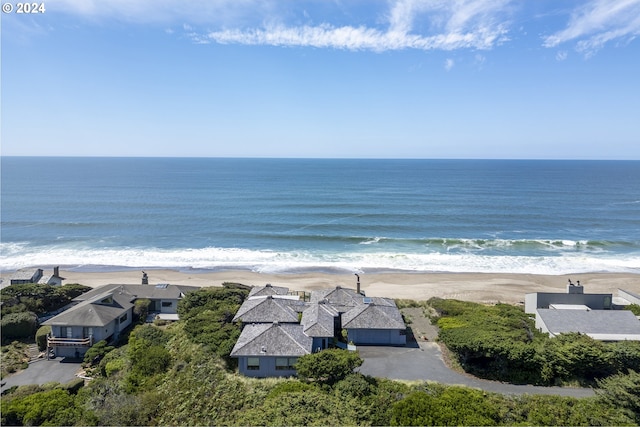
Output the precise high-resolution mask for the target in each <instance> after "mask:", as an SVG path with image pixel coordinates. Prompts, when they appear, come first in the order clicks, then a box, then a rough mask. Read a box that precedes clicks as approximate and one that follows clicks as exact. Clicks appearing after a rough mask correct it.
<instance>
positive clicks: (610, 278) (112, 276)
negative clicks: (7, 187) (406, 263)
mask: <svg viewBox="0 0 640 427" xmlns="http://www.w3.org/2000/svg"><path fill="white" fill-rule="evenodd" d="M145 272H146V273H147V274H148V277H149V284H150V285H155V284H158V283H170V284H176V285H190V286H221V285H222V283H224V282H236V283H242V284H244V285H248V286H261V285H265V284H267V283H271V284H272V285H274V286H285V287H288V288H289V289H290V290H296V291H311V290H316V289H326V288H332V287H336V286H342V287H348V288H354V289H355V287H356V280H357V279H356V276H355V275H354V274H328V273H319V272H313V273H299V274H267V273H256V272H251V271H245V270H237V271H216V272H201V271H197V272H196V271H193V272H190V271H184V270H182V271H179V270H173V269H147V270H145ZM60 275H61V276H62V277H64V278H65V281H64V282H63V283H79V284H82V285H86V286H91V287H98V286H102V285H107V284H113V283H118V284H140V283H142V271H139V270H131V269H128V270H122V271H108V272H84V271H82V272H80V271H71V270H64V269H62V270H60ZM10 276H11V274H9V273H7V274H5V273H3V274H2V279H3V282H4V283H6V282H8V281H9V277H10ZM569 279H571V280H572V281H573V282H574V283H575V282H576V281H578V280H579V281H580V283H581V284H582V285H583V286H584V289H585V293H611V294H613V295H614V296H616V295H617V292H618V289H624V290H626V291H630V292H634V293H638V294H640V275H638V274H629V273H587V274H572V275H555V276H552V275H538V274H496V273H398V272H387V273H373V274H360V283H361V289H362V290H363V291H364V292H365V293H366V294H367V295H370V296H379V297H387V298H399V299H413V300H428V299H429V298H432V297H440V298H452V299H460V300H465V301H475V302H481V303H496V302H505V303H512V304H517V303H521V302H523V301H524V296H525V294H527V293H531V292H565V291H566V286H567V283H568V280H569Z"/></svg>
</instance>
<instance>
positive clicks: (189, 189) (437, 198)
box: [0, 157, 640, 274]
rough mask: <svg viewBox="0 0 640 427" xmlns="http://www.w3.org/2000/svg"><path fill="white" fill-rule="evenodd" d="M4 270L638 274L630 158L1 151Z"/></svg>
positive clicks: (638, 190)
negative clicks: (9, 153)
mask: <svg viewBox="0 0 640 427" xmlns="http://www.w3.org/2000/svg"><path fill="white" fill-rule="evenodd" d="M1 168H2V171H1V178H2V182H1V191H2V192H1V196H2V198H1V236H0V249H1V252H0V268H1V269H2V270H5V271H6V270H14V269H18V268H22V267H26V266H35V265H38V266H51V265H61V266H64V267H65V268H72V269H85V270H101V269H112V268H115V267H118V268H119V267H132V268H153V267H171V268H178V269H211V270H221V269H238V268H240V269H250V270H254V271H264V272H300V271H336V272H345V271H351V272H358V271H360V272H371V271H385V270H402V271H416V272H422V271H425V272H428V271H450V272H465V271H473V272H517V273H540V274H565V273H578V272H597V271H608V272H633V273H640V161H542V160H356V159H349V160H346V159H343V160H335V159H218V158H64V157H54V158H44V157H2V158H1Z"/></svg>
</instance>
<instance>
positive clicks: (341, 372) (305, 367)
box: [296, 349, 363, 384]
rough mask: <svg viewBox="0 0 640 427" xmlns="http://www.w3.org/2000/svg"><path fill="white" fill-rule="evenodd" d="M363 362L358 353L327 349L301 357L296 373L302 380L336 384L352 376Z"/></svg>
mask: <svg viewBox="0 0 640 427" xmlns="http://www.w3.org/2000/svg"><path fill="white" fill-rule="evenodd" d="M362 362H363V360H362V359H361V358H360V356H359V355H358V353H356V352H352V351H344V350H340V349H327V350H322V351H319V352H317V353H312V354H306V355H304V356H302V357H300V358H299V359H298V362H297V363H296V372H297V373H298V377H299V378H300V379H302V380H307V381H311V380H315V381H318V382H322V383H327V384H334V383H336V382H338V381H340V380H342V379H343V378H345V377H346V376H348V375H350V374H352V373H353V370H354V369H355V368H357V367H358V366H361V365H362Z"/></svg>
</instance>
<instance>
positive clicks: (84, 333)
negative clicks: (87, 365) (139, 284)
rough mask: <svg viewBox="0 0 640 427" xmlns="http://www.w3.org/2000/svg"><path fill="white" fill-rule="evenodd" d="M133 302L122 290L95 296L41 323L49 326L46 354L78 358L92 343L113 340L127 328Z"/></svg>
mask: <svg viewBox="0 0 640 427" xmlns="http://www.w3.org/2000/svg"><path fill="white" fill-rule="evenodd" d="M134 300H135V298H134V297H133V295H131V294H130V293H128V292H126V291H123V290H122V289H111V290H109V291H106V292H102V293H98V294H96V295H94V296H93V297H92V298H88V299H86V300H84V301H82V302H81V303H79V304H77V305H75V306H73V307H71V308H70V309H68V310H65V311H63V312H62V313H60V314H58V315H57V316H55V317H52V318H51V319H49V320H47V321H45V322H43V325H49V326H51V334H50V335H49V336H48V337H47V354H49V352H50V351H53V352H54V354H55V355H56V356H60V357H75V358H78V357H82V356H84V354H85V353H86V352H87V350H88V349H89V347H91V346H92V345H93V344H94V343H96V342H98V341H101V340H107V341H111V340H114V339H117V337H118V334H119V333H120V332H121V331H122V330H123V329H125V328H126V327H127V326H129V325H130V324H131V321H132V319H133V306H134V304H133V301H134Z"/></svg>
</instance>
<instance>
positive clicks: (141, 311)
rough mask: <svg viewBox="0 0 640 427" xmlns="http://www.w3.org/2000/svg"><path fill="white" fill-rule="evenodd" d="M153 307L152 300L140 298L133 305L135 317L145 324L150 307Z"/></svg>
mask: <svg viewBox="0 0 640 427" xmlns="http://www.w3.org/2000/svg"><path fill="white" fill-rule="evenodd" d="M150 306H151V300H149V299H146V298H140V299H137V300H135V302H134V303H133V315H134V316H135V319H136V321H140V322H144V321H145V320H146V318H147V314H149V307H150Z"/></svg>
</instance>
